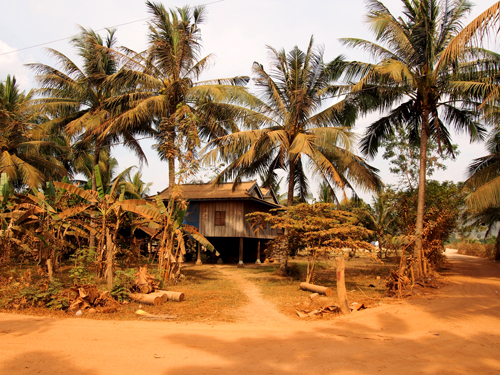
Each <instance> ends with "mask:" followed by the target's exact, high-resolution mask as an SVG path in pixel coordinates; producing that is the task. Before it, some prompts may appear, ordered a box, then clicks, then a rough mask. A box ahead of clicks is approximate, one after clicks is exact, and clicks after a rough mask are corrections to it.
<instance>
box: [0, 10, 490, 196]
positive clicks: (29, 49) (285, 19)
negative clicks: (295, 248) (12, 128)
mask: <svg viewBox="0 0 500 375" xmlns="http://www.w3.org/2000/svg"><path fill="white" fill-rule="evenodd" d="M158 2H160V1H158ZM161 2H162V3H163V4H164V5H165V7H167V8H175V7H181V6H184V5H201V4H206V8H207V10H208V17H207V20H206V22H205V24H204V25H202V27H201V29H202V38H203V47H204V49H203V53H202V54H203V55H208V54H214V55H215V56H216V59H215V64H214V65H213V66H212V67H211V68H210V69H209V70H208V72H207V73H205V75H204V76H203V77H202V79H211V78H224V77H233V76H237V75H248V76H251V66H252V63H253V62H254V61H257V62H259V63H261V64H263V65H264V67H268V62H269V60H268V52H267V49H266V46H272V47H274V48H276V49H281V48H284V49H285V50H287V51H288V50H290V49H292V48H293V47H294V46H296V45H297V46H298V47H299V48H300V49H303V50H304V49H306V48H307V45H308V42H309V39H310V38H311V36H314V40H315V43H316V44H317V45H322V46H323V47H324V48H325V61H328V60H331V59H333V58H335V57H336V56H338V55H340V54H342V55H344V56H346V58H347V59H350V60H353V59H358V60H362V61H369V56H368V55H365V54H363V53H361V52H359V51H355V50H349V49H346V48H345V47H343V46H341V44H340V43H339V41H338V39H339V38H345V37H356V38H363V39H368V40H374V38H373V37H372V34H371V33H370V30H369V29H368V27H367V26H366V24H365V22H364V18H365V15H366V7H365V2H364V1H363V0H349V1H342V0H330V1H327V0H307V1H305V0H267V1H266V0H253V1H246V0H221V1H217V0H212V1H211V0H206V1H205V2H186V1H171V0H169V1H161ZM383 3H384V4H385V5H386V6H387V7H388V8H389V9H390V10H391V12H392V14H393V15H396V16H399V15H400V11H401V9H402V7H401V1H400V0H386V1H383ZM474 4H475V7H474V8H473V10H472V12H471V14H470V16H469V17H468V18H467V20H466V21H465V22H466V23H468V22H470V21H471V20H472V19H474V18H475V17H476V16H477V15H479V14H480V13H481V12H483V11H484V10H485V9H487V8H488V7H489V6H491V5H492V4H494V2H493V1H491V0H477V1H475V2H474ZM2 14H3V17H2V22H1V23H0V80H5V78H6V76H7V74H10V75H15V76H16V79H17V81H18V82H19V84H20V85H21V88H22V89H25V90H29V89H31V88H34V87H36V83H35V80H34V74H33V73H32V72H31V71H30V70H29V69H28V68H27V67H26V66H25V64H28V63H33V62H38V63H44V64H47V65H51V66H55V65H56V61H54V60H53V59H51V58H50V57H49V56H48V54H47V52H46V50H45V48H53V49H56V50H58V51H60V52H62V53H63V54H65V55H66V56H68V57H70V58H72V59H73V61H74V62H75V63H77V64H79V63H80V61H79V60H78V58H77V57H76V55H75V51H74V49H73V48H72V46H71V45H70V44H69V39H70V38H71V37H72V36H74V35H76V34H77V33H78V31H79V26H78V25H80V26H83V27H85V28H92V29H94V30H96V31H97V30H101V29H104V28H110V27H115V28H116V29H117V34H116V35H117V38H118V42H119V45H123V46H127V47H129V48H131V49H133V50H136V51H142V50H144V49H145V48H146V43H147V19H148V17H149V14H148V13H147V8H146V5H145V2H144V1H142V0H120V1H117V0H115V1H111V0H86V1H81V0H78V1H77V0H50V1H49V0H17V1H6V0H3V1H2ZM118 25H120V26H118ZM101 33H102V34H103V33H104V31H101ZM53 41H56V42H53ZM48 42H53V43H48ZM485 47H486V48H489V49H493V50H496V51H497V50H498V45H497V43H494V42H491V44H490V45H487V46H485ZM11 51H15V52H11ZM8 52H11V53H8ZM378 116H380V114H377V113H375V114H371V115H369V116H367V117H363V118H360V119H359V120H358V122H357V123H356V126H355V128H354V130H355V131H356V133H358V134H362V133H363V131H364V129H365V128H366V126H367V125H369V124H370V123H371V122H372V121H374V120H376V119H377V118H378ZM452 134H453V132H452ZM453 137H454V138H453V140H454V142H455V143H457V144H458V145H459V150H460V155H459V156H458V157H457V158H456V160H455V161H453V162H448V163H447V164H448V169H447V170H446V171H440V172H438V173H436V174H435V175H434V176H433V177H432V178H434V179H437V180H440V181H444V180H453V181H455V182H458V181H462V180H463V179H464V176H465V169H466V167H467V165H468V164H469V163H470V161H471V160H472V159H474V158H477V157H480V156H483V155H484V154H485V151H484V145H483V144H470V143H469V140H468V137H467V136H465V135H464V134H453ZM142 145H143V148H144V149H145V151H146V154H147V157H148V164H147V165H143V166H142V172H143V180H144V181H146V182H152V183H153V185H152V188H151V192H152V193H156V192H157V191H161V190H163V189H164V188H165V187H166V186H167V184H168V173H167V164H166V163H165V162H160V160H159V159H158V157H157V155H156V153H155V152H154V151H153V150H151V145H152V142H150V141H142ZM380 154H382V152H380V153H379V156H377V157H376V158H375V159H373V160H370V161H369V163H370V164H371V165H373V166H375V167H377V168H378V169H379V170H380V176H381V177H382V180H383V181H384V182H385V183H395V182H396V178H395V176H392V175H391V174H390V172H389V166H388V161H385V160H383V159H382V158H381V156H380ZM113 156H114V157H115V158H116V159H117V160H118V162H119V170H123V169H125V168H127V167H129V166H131V165H137V166H139V165H138V160H137V159H136V157H135V156H134V155H132V154H131V153H130V152H128V151H126V150H124V149H123V148H121V147H116V148H114V149H113ZM310 185H311V190H312V191H313V193H315V194H316V191H317V182H316V181H314V179H311V183H310ZM283 191H286V186H284V183H283V187H282V192H283ZM360 196H361V197H362V198H363V199H365V200H366V201H367V202H370V201H371V196H370V194H369V193H363V192H360Z"/></svg>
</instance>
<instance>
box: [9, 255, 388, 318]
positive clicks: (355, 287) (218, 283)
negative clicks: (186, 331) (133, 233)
mask: <svg viewBox="0 0 500 375" xmlns="http://www.w3.org/2000/svg"><path fill="white" fill-rule="evenodd" d="M290 266H291V267H292V268H294V269H295V274H296V276H297V277H295V278H292V277H282V276H279V275H278V274H277V271H278V269H279V264H271V265H261V266H257V265H253V264H248V265H246V267H245V268H237V267H236V266H234V267H228V266H227V265H225V266H223V267H224V268H225V270H226V271H229V272H234V273H239V274H240V275H242V276H244V277H245V278H247V279H248V280H249V281H250V282H253V283H255V284H256V285H258V286H259V288H260V290H261V292H262V295H263V297H264V298H265V299H267V300H268V301H270V302H271V303H273V304H274V305H275V306H276V308H277V310H278V311H280V312H281V313H283V314H285V315H287V316H289V317H293V318H296V319H299V318H298V317H297V314H296V310H314V309H317V308H320V307H325V306H329V305H334V304H337V303H338V300H337V292H336V288H337V285H336V266H335V261H334V260H322V261H319V262H318V263H317V265H316V273H315V278H314V279H313V283H314V284H317V285H322V286H326V287H330V288H332V290H333V292H334V293H333V296H332V297H326V296H319V297H318V298H316V299H314V301H312V300H311V299H310V298H309V296H310V294H311V293H310V292H307V291H303V290H301V289H300V287H299V285H300V283H301V282H302V281H304V280H305V274H306V269H307V262H306V261H305V260H304V258H302V257H295V258H293V259H291V260H290ZM69 268H70V267H64V268H60V269H59V272H58V273H57V274H56V275H55V276H56V277H57V278H58V279H59V280H60V281H63V282H64V284H65V285H71V280H70V279H69V278H68V272H69ZM218 268H219V266H217V265H208V264H205V265H204V266H202V267H198V266H195V265H194V264H187V265H186V266H185V267H183V270H182V273H183V274H184V275H185V276H186V277H185V278H184V280H183V281H182V282H180V283H178V284H177V285H175V286H171V287H164V288H163V289H167V290H171V291H177V292H183V293H184V294H185V300H184V301H183V302H180V303H179V302H167V303H166V304H164V305H161V306H152V305H145V304H144V305H142V306H141V305H140V304H139V303H137V302H129V303H125V304H122V305H121V306H120V308H119V310H118V312H115V313H110V314H103V313H89V312H88V310H86V311H83V317H85V318H90V319H97V320H138V319H141V318H140V317H139V316H138V315H136V314H135V312H136V311H137V310H138V309H139V308H140V309H142V310H144V311H146V312H148V313H151V314H167V315H177V318H176V319H175V320H174V321H176V322H208V323H210V322H214V323H216V322H228V323H230V322H235V321H237V320H238V312H237V310H238V308H239V307H241V306H243V305H245V304H246V303H248V297H247V296H246V294H245V293H244V291H243V290H241V289H240V288H239V287H238V285H237V284H236V282H235V281H233V280H230V279H228V278H227V277H224V275H222V273H221V272H219V271H218ZM391 268H393V269H395V268H397V263H395V262H392V261H390V260H388V259H384V261H383V262H381V261H378V260H374V259H371V258H353V259H351V260H349V261H346V271H345V279H346V288H347V292H348V299H349V302H351V303H352V302H357V303H363V304H365V306H367V307H371V306H376V305H379V304H380V303H386V302H387V301H389V300H390V299H388V298H386V297H385V290H386V287H385V279H386V277H387V276H388V274H389V271H390V269H391ZM152 271H154V269H152ZM377 276H378V277H379V279H377ZM97 284H98V287H99V288H100V289H101V290H105V289H106V285H105V280H99V282H98V283H97ZM370 284H371V285H373V286H374V287H370ZM0 297H1V292H0ZM0 311H2V312H8V313H22V314H31V315H45V316H52V317H59V318H60V317H76V316H75V311H73V312H63V311H60V310H50V309H48V308H40V307H30V308H24V309H19V310H16V309H12V308H9V309H5V308H3V309H0ZM333 317H335V315H334V314H328V315H325V318H326V319H329V318H333Z"/></svg>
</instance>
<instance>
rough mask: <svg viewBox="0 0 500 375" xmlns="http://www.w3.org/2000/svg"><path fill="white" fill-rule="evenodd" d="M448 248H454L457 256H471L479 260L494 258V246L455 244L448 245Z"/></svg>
mask: <svg viewBox="0 0 500 375" xmlns="http://www.w3.org/2000/svg"><path fill="white" fill-rule="evenodd" d="M447 247H450V248H456V249H457V250H458V253H459V254H463V255H472V256H476V257H481V258H488V259H494V258H495V245H494V244H482V243H481V242H469V241H462V242H455V243H452V244H450V245H449V246H447Z"/></svg>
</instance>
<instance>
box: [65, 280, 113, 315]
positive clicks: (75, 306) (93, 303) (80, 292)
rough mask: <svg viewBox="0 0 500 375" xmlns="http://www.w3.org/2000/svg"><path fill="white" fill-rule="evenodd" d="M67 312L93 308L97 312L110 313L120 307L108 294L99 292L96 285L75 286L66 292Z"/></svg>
mask: <svg viewBox="0 0 500 375" xmlns="http://www.w3.org/2000/svg"><path fill="white" fill-rule="evenodd" d="M67 293H68V300H69V303H70V306H69V309H68V310H69V311H74V310H85V309H91V308H95V309H96V310H97V311H98V312H103V313H111V312H116V311H117V310H118V306H120V304H119V302H117V301H116V300H115V299H113V297H111V294H109V292H100V291H99V290H98V289H97V285H77V286H75V287H73V288H70V289H68V290H67Z"/></svg>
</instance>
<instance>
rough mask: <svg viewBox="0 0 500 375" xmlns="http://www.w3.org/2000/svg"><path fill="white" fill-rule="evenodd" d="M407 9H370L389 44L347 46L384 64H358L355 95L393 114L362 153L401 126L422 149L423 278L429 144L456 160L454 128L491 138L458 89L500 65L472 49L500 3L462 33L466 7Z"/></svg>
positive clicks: (425, 2)
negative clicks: (488, 64)
mask: <svg viewBox="0 0 500 375" xmlns="http://www.w3.org/2000/svg"><path fill="white" fill-rule="evenodd" d="M402 2H403V16H401V17H399V18H396V17H394V16H393V15H392V14H391V12H390V11H389V10H388V9H387V8H386V7H385V6H384V4H383V3H382V2H380V1H377V0H369V1H368V17H367V22H368V24H369V25H370V27H371V29H372V30H373V32H374V33H375V36H376V40H377V42H379V43H381V44H377V43H374V42H370V41H366V40H362V39H352V38H350V39H342V42H343V43H344V44H345V45H348V46H350V47H356V48H361V49H363V50H365V51H367V52H369V53H370V54H371V55H372V56H373V57H374V58H376V59H377V60H378V61H377V62H376V63H374V64H368V63H360V62H355V63H352V64H351V67H350V71H349V73H350V74H348V76H349V78H351V79H354V78H360V79H359V81H358V82H357V83H356V84H355V85H354V86H353V88H352V92H353V93H358V94H363V95H368V96H372V97H375V98H376V100H377V101H378V106H377V108H382V109H385V110H389V109H391V111H390V113H389V114H388V115H386V116H383V117H381V118H380V119H379V120H377V121H375V122H374V123H372V124H371V125H370V126H369V127H368V128H367V130H366V133H365V136H364V138H363V140H362V143H361V147H362V151H363V152H364V153H365V154H367V155H369V156H374V155H375V154H376V153H377V151H378V148H379V145H380V143H381V141H382V140H384V139H386V138H387V137H388V136H390V135H393V134H394V128H395V126H396V125H398V124H402V125H403V126H404V127H405V128H406V129H407V132H408V133H409V134H410V141H411V142H413V143H416V144H419V145H420V168H419V191H418V207H417V219H416V235H417V240H416V242H415V248H414V253H415V257H416V258H417V259H418V262H417V276H420V275H421V274H422V270H423V268H422V238H421V234H422V230H423V217H424V202H425V171H426V164H427V144H428V139H429V138H431V139H434V140H436V141H437V142H438V145H439V150H440V151H441V152H443V153H449V154H452V153H453V148H452V144H451V136H450V133H449V130H448V127H447V126H449V125H453V126H454V127H455V129H457V130H459V131H463V132H467V133H468V134H469V135H470V138H471V141H474V140H479V139H482V138H483V137H484V133H485V130H484V129H483V128H482V127H481V126H480V125H479V123H478V118H477V112H476V111H475V110H474V107H472V106H470V105H469V103H468V101H467V98H466V97H464V96H462V95H459V94H457V91H458V92H460V91H463V90H465V88H466V87H465V86H464V85H461V86H460V85H457V84H454V83H453V81H454V80H457V79H458V73H461V72H463V71H465V70H467V71H470V70H474V69H482V68H483V67H484V62H485V61H488V60H489V59H491V58H492V57H493V56H492V54H491V53H489V52H488V51H485V50H483V49H481V48H472V47H470V45H471V42H475V41H477V40H480V39H481V37H482V36H483V35H484V34H485V33H486V31H487V30H488V26H491V25H492V24H493V23H495V22H497V21H498V15H499V13H500V3H498V2H497V3H496V4H495V5H493V6H492V7H490V8H489V9H488V10H486V11H485V12H484V13H482V14H481V15H480V16H478V17H477V18H476V19H475V20H474V21H473V22H471V23H470V24H469V25H467V26H466V27H464V28H462V22H463V19H464V17H465V16H466V15H467V14H468V12H469V11H470V9H471V6H472V5H471V3H469V2H468V1H466V0H443V1H438V0H421V1H418V0H413V1H407V0H403V1H402ZM474 60H478V61H474ZM460 87H462V90H460Z"/></svg>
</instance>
